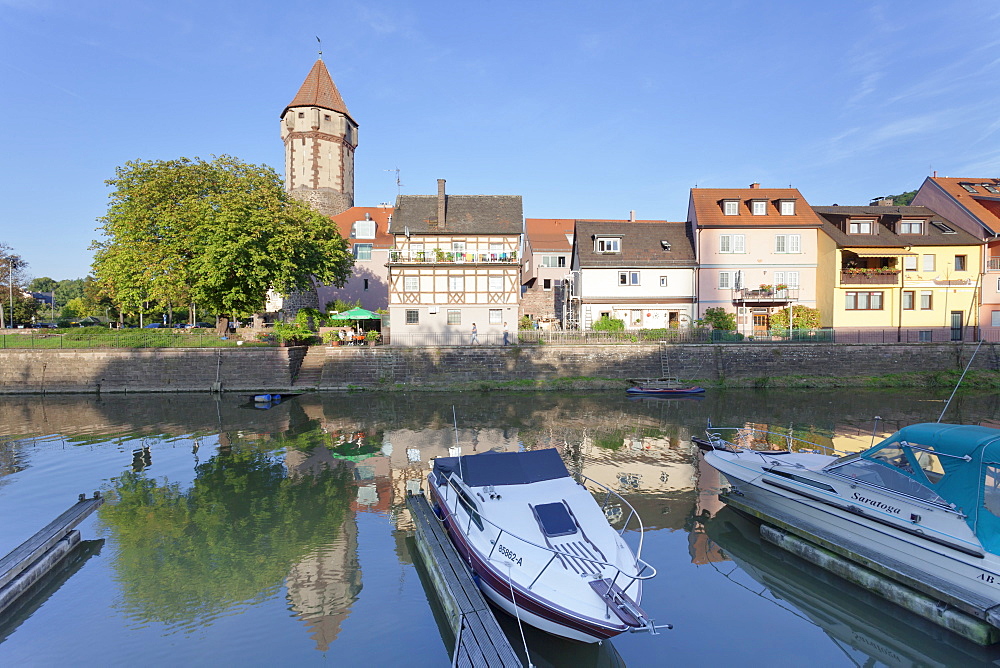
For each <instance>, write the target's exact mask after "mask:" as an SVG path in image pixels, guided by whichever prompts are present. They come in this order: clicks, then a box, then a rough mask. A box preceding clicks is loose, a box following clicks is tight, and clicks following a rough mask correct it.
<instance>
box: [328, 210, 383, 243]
mask: <svg viewBox="0 0 1000 668" xmlns="http://www.w3.org/2000/svg"><path fill="white" fill-rule="evenodd" d="M366 213H367V214H368V215H369V216H371V218H372V220H374V221H375V238H374V239H356V241H358V242H360V243H369V242H371V244H372V247H373V248H392V247H393V245H395V243H396V237H394V236H393V235H391V234H389V232H388V230H389V216H391V215H392V207H388V206H352V207H351V208H350V209H348V210H347V211H345V212H343V213H338V214H337V215H336V216H330V220H332V221H333V222H334V223H335V224H336V225H337V229H338V230H340V236H342V237H344V238H345V239H347V240H348V241H350V240H351V230H352V229H353V228H354V223H356V222H357V221H359V220H364V219H365V214H366Z"/></svg>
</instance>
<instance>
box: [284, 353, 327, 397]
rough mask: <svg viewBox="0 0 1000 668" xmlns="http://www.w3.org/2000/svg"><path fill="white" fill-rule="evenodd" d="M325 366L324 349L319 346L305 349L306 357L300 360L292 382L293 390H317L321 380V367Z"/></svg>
mask: <svg viewBox="0 0 1000 668" xmlns="http://www.w3.org/2000/svg"><path fill="white" fill-rule="evenodd" d="M325 364H326V349H325V348H322V347H319V346H311V347H309V348H307V349H306V356H305V357H303V358H302V365H301V366H300V367H299V371H298V373H296V374H295V379H294V380H293V381H292V387H294V388H302V389H307V388H318V387H319V384H320V381H321V380H322V379H323V366H324V365H325Z"/></svg>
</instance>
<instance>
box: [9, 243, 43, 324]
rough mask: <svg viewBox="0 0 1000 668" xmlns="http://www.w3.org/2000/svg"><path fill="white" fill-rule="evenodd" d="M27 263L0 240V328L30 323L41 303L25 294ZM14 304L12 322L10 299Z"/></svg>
mask: <svg viewBox="0 0 1000 668" xmlns="http://www.w3.org/2000/svg"><path fill="white" fill-rule="evenodd" d="M27 269H28V263H27V262H25V261H24V260H23V259H21V257H20V256H19V255H17V254H16V253H14V249H12V248H11V247H10V246H8V245H7V244H5V243H3V242H2V241H0V328H2V327H8V326H10V325H11V324H30V323H31V322H32V320H34V319H35V316H36V315H37V313H38V310H39V308H41V304H40V303H39V302H38V300H37V299H35V298H34V297H32V296H31V295H30V294H26V292H27V291H26V290H25V286H26V285H27V283H28V281H27ZM12 298H13V304H14V322H13V323H11V322H10V315H11V314H10V311H11V299H12Z"/></svg>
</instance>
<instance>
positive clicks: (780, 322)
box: [771, 304, 820, 331]
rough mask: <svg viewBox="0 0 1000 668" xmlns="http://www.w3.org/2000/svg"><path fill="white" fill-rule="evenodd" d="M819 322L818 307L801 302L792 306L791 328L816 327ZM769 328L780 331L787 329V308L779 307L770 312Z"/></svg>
mask: <svg viewBox="0 0 1000 668" xmlns="http://www.w3.org/2000/svg"><path fill="white" fill-rule="evenodd" d="M819 323H820V317H819V309H815V308H810V307H808V306H804V305H802V304H796V305H794V306H793V307H792V329H816V328H817V327H819ZM771 329H772V330H781V331H784V330H787V329H788V309H786V308H783V309H779V310H778V311H775V312H774V313H772V314H771Z"/></svg>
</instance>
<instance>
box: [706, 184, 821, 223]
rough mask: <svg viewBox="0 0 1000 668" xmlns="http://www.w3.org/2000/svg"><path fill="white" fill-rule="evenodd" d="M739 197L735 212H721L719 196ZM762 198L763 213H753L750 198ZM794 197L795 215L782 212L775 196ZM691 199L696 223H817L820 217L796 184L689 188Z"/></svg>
mask: <svg viewBox="0 0 1000 668" xmlns="http://www.w3.org/2000/svg"><path fill="white" fill-rule="evenodd" d="M727 199H735V200H739V203H740V204H739V212H740V213H739V215H738V216H727V215H725V213H723V208H722V207H723V205H722V200H727ZM755 199H756V200H761V199H762V200H766V201H767V215H766V216H755V215H753V213H752V212H751V209H750V206H751V205H750V201H751V200H755ZM783 199H791V200H795V215H792V216H782V215H781V211H780V210H779V208H778V207H779V204H778V201H779V200H783ZM691 202H692V203H693V205H694V210H695V212H696V213H697V217H698V227H820V226H821V225H822V224H823V221H821V220H820V219H819V217H818V216H817V215H816V213H815V212H814V211H813V210H812V209H811V208H810V207H809V202H807V201H806V200H805V198H804V197H803V196H802V193H800V192H799V190H798V188H692V189H691Z"/></svg>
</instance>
